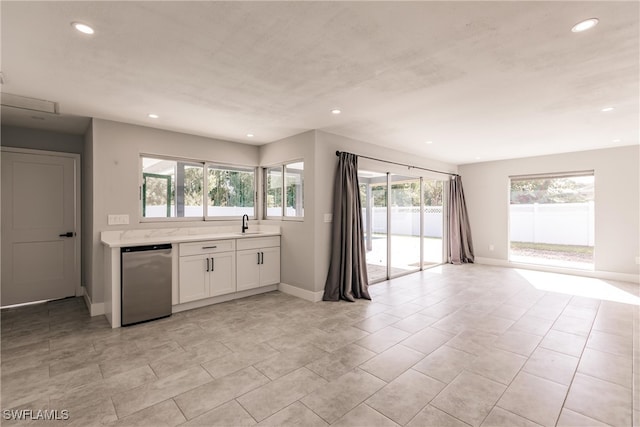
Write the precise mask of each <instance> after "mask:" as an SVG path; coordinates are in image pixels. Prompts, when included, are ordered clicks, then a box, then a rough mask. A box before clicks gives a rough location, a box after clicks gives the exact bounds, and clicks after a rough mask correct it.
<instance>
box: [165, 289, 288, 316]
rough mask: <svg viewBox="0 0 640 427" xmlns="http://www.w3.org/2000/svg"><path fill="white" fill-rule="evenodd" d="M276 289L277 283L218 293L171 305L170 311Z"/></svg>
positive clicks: (179, 310)
mask: <svg viewBox="0 0 640 427" xmlns="http://www.w3.org/2000/svg"><path fill="white" fill-rule="evenodd" d="M276 290H278V285H269V286H263V287H261V288H255V289H248V290H246V291H239V292H234V293H231V294H226V295H220V296H217V297H211V298H205V299H201V300H197V301H190V302H185V303H182V304H178V305H174V306H173V307H171V312H172V313H180V312H181V311H186V310H192V309H194V308H201V307H206V306H208V305H211V304H217V303H221V302H227V301H231V300H234V299H238V298H244V297H250V296H252V295H258V294H263V293H265V292H271V291H276Z"/></svg>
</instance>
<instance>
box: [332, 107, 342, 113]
mask: <svg viewBox="0 0 640 427" xmlns="http://www.w3.org/2000/svg"><path fill="white" fill-rule="evenodd" d="M340 113H342V110H340V109H339V108H334V109H333V110H331V114H340Z"/></svg>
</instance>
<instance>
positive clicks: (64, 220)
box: [0, 151, 80, 306]
mask: <svg viewBox="0 0 640 427" xmlns="http://www.w3.org/2000/svg"><path fill="white" fill-rule="evenodd" d="M77 163H78V160H77V158H75V157H70V156H65V155H62V154H61V155H55V154H49V153H46V154H32V153H24V152H9V151H3V152H2V286H1V293H0V305H2V306H8V305H13V304H20V303H25V302H33V301H41V300H48V299H56V298H64V297H68V296H74V295H76V291H77V289H78V285H79V280H80V277H79V271H80V270H79V250H78V246H77V242H78V241H79V238H80V237H79V235H78V234H79V233H78V231H79V228H78V226H79V220H78V218H77V216H78V211H77V194H76V192H77V191H78V187H77V182H76V181H77V168H78V167H79V165H78V164H77Z"/></svg>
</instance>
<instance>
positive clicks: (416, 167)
mask: <svg viewBox="0 0 640 427" xmlns="http://www.w3.org/2000/svg"><path fill="white" fill-rule="evenodd" d="M341 152H342V153H348V154H353V153H349V152H348V151H337V150H336V156H338V157H340V153H341ZM354 156H358V157H362V158H363V159H369V160H375V161H376V162H383V163H391V164H393V165H398V166H406V167H408V168H409V169H420V170H423V171H429V172H435V173H441V174H443V175H449V176H460V175H458V174H457V173H452V172H442V171H439V170H435V169H428V168H421V167H420V166H413V165H407V164H404V163H398V162H392V161H390V160H382V159H376V158H375V157H369V156H361V155H359V154H354Z"/></svg>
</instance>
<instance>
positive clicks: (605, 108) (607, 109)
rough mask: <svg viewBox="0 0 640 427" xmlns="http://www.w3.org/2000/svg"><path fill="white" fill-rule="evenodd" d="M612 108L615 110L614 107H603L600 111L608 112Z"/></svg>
mask: <svg viewBox="0 0 640 427" xmlns="http://www.w3.org/2000/svg"><path fill="white" fill-rule="evenodd" d="M613 110H615V108H613V107H604V108H603V109H602V110H600V111H602V112H603V113H608V112H609V111H613Z"/></svg>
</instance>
